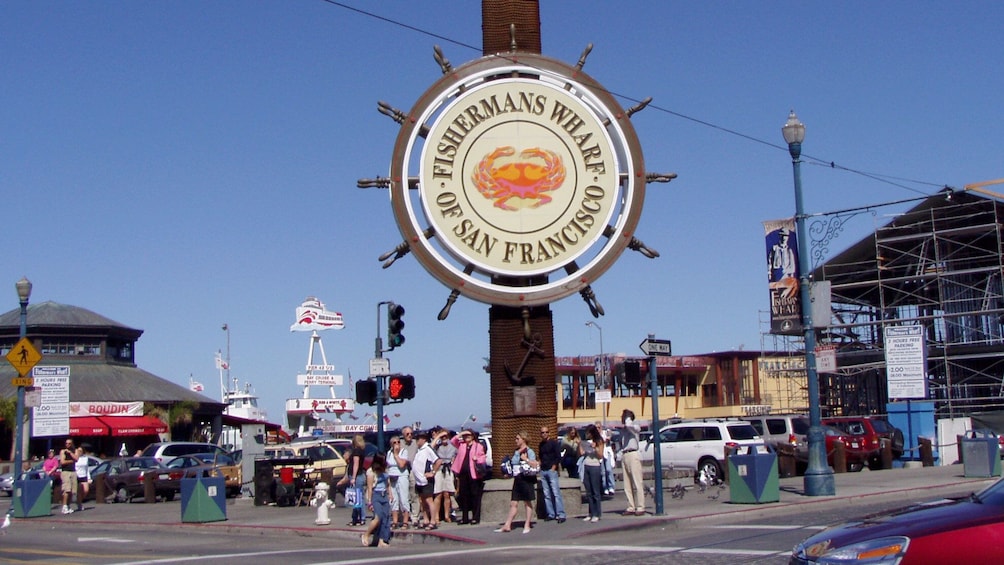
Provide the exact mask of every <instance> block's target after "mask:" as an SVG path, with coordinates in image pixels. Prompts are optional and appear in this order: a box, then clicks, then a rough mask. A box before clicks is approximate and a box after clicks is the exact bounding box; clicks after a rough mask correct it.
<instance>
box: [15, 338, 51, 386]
mask: <svg viewBox="0 0 1004 565" xmlns="http://www.w3.org/2000/svg"><path fill="white" fill-rule="evenodd" d="M41 360H42V354H41V353H39V352H38V350H37V349H35V346H34V345H32V343H31V340H30V339H28V338H26V337H22V338H21V341H19V342H17V343H15V344H14V347H12V348H11V350H10V352H9V353H7V361H9V362H10V364H11V365H13V366H14V368H15V369H17V372H18V374H19V375H21V376H22V377H23V376H25V375H27V374H28V373H30V372H31V368H32V367H34V366H35V365H37V364H38V362H39V361H41Z"/></svg>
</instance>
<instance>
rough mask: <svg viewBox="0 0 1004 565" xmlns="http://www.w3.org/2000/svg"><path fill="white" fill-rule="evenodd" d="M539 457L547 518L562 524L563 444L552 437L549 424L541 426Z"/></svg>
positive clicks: (563, 514) (563, 516)
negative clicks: (560, 471)
mask: <svg viewBox="0 0 1004 565" xmlns="http://www.w3.org/2000/svg"><path fill="white" fill-rule="evenodd" d="M537 457H538V458H539V459H540V486H541V487H542V488H543V490H544V507H545V508H546V509H547V519H548V520H554V519H557V520H558V523H559V524H561V523H562V522H564V521H565V503H564V502H563V501H562V499H561V486H560V485H559V477H560V473H559V468H560V465H561V445H560V444H559V443H558V441H557V440H555V439H551V434H550V430H549V429H548V428H547V426H542V427H541V428H540V445H539V446H537Z"/></svg>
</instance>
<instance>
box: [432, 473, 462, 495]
mask: <svg viewBox="0 0 1004 565" xmlns="http://www.w3.org/2000/svg"><path fill="white" fill-rule="evenodd" d="M444 469H446V470H445V471H443V470H440V471H438V472H437V473H436V480H435V487H434V488H433V492H434V493H436V494H439V493H441V492H448V493H451V494H452V493H454V492H457V483H456V481H454V480H453V471H451V470H450V469H449V468H445V467H444Z"/></svg>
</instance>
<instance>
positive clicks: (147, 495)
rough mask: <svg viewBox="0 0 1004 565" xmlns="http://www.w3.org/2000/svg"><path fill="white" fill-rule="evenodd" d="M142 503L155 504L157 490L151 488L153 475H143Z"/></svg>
mask: <svg viewBox="0 0 1004 565" xmlns="http://www.w3.org/2000/svg"><path fill="white" fill-rule="evenodd" d="M143 502H145V503H152V502H157V489H155V488H154V487H153V474H152V473H144V474H143Z"/></svg>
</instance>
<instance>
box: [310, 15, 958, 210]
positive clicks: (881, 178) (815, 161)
mask: <svg viewBox="0 0 1004 565" xmlns="http://www.w3.org/2000/svg"><path fill="white" fill-rule="evenodd" d="M322 1H323V2H326V3H328V4H331V5H332V6H338V7H339V8H344V9H346V10H349V11H352V12H356V13H357V14H360V15H363V16H366V17H369V18H373V19H375V20H379V21H382V22H384V23H387V24H390V25H393V26H397V27H400V28H404V29H407V30H409V31H414V32H415V33H420V34H422V35H426V36H428V37H432V38H435V39H439V40H441V41H444V42H447V43H451V44H453V45H457V46H459V47H463V48H465V49H470V50H471V51H474V52H476V53H478V54H480V53H481V52H482V50H481V48H479V47H477V46H474V45H471V44H469V43H464V42H463V41H458V40H456V39H452V38H449V37H446V36H444V35H439V34H436V33H433V32H431V31H428V30H425V29H422V28H419V27H415V26H412V25H409V24H406V23H404V22H400V21H397V20H393V19H390V18H388V17H385V16H381V15H378V14H374V13H373V12H367V11H366V10H362V9H359V8H356V7H354V6H349V5H347V4H343V3H342V2H337V1H336V0H322ZM500 56H504V54H500ZM523 64H525V61H524V62H523ZM607 93H609V94H610V95H611V96H615V97H617V98H620V99H622V100H627V101H629V102H632V103H634V104H638V103H640V102H641V100H640V99H637V98H634V97H632V96H628V95H626V94H621V93H619V92H616V91H612V90H607ZM648 108H650V109H652V110H655V111H657V112H662V113H664V114H667V115H670V116H674V117H676V118H679V119H681V120H687V121H689V122H692V123H695V124H698V125H701V126H704V127H708V128H711V129H715V130H718V131H720V132H723V133H727V134H729V135H733V136H736V137H739V138H741V139H745V140H747V141H751V142H753V143H759V144H761V145H766V146H767V147H770V148H772V149H778V150H781V151H788V147H787V146H784V145H780V144H778V143H773V142H770V141H766V140H763V139H760V138H758V137H755V136H752V135H749V134H745V133H742V132H740V131H736V130H733V129H729V128H727V127H724V126H720V125H717V124H714V123H711V122H709V121H706V120H702V119H700V118H695V117H693V116H688V115H686V114H682V113H680V112H676V111H673V110H670V109H669V108H664V107H662V106H659V105H657V104H649V105H648ZM802 159H805V160H808V161H810V163H809V164H811V165H816V166H822V167H829V168H831V169H837V170H841V171H846V172H848V173H852V174H855V175H860V176H863V177H865V178H867V179H871V180H873V181H876V182H881V183H885V184H888V185H891V186H895V187H897V188H902V189H904V190H908V191H910V192H915V193H917V194H922V195H925V196H928V194H927V193H926V192H924V191H922V190H919V189H916V188H912V187H909V186H906V185H905V184H901V183H903V182H906V183H913V184H919V185H924V186H931V187H936V188H949V186H948V185H947V184H944V183H935V182H930V181H921V180H913V179H908V178H904V177H897V176H893V175H885V174H881V173H870V172H866V171H860V170H857V169H852V168H850V167H845V166H843V165H838V164H837V163H836V162H834V161H830V160H827V159H822V158H820V157H813V156H811V155H806V154H804V153H803V154H802ZM895 181H900V182H895Z"/></svg>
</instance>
